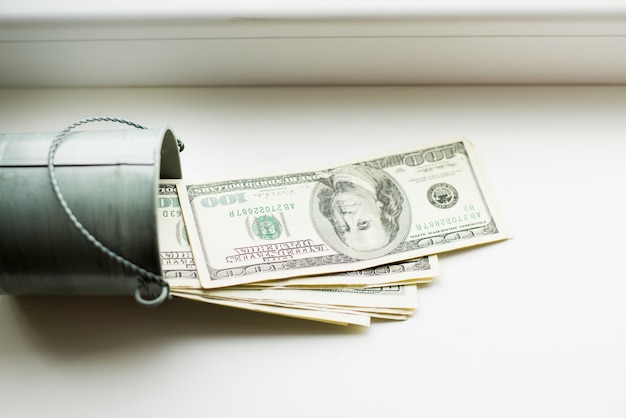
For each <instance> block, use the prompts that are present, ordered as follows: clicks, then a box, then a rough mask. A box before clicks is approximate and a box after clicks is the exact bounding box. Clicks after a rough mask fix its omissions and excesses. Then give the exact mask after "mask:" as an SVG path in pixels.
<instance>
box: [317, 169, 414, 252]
mask: <svg viewBox="0 0 626 418" xmlns="http://www.w3.org/2000/svg"><path fill="white" fill-rule="evenodd" d="M379 171H380V172H381V174H383V175H384V176H385V177H386V178H388V179H389V180H390V181H391V182H392V183H393V184H394V185H395V186H396V188H397V189H398V191H399V193H400V194H401V195H402V198H403V201H402V209H401V212H400V215H399V217H398V226H399V228H398V233H397V234H396V236H395V237H394V238H393V239H392V240H391V241H390V242H388V243H387V244H386V245H385V246H384V247H381V248H379V249H376V250H371V251H358V250H355V249H353V248H351V247H349V246H348V245H347V244H346V243H344V242H343V241H342V240H341V238H340V237H339V235H337V233H336V232H335V229H334V228H333V225H332V223H331V221H330V220H329V219H327V218H326V217H325V216H324V215H323V214H322V212H321V210H320V208H319V195H320V193H321V192H322V190H324V189H330V188H331V187H330V186H328V185H326V184H323V183H318V184H317V185H316V186H315V188H314V189H313V193H312V194H311V201H310V203H309V204H310V210H311V219H312V220H313V226H314V227H315V230H316V231H317V232H318V234H319V235H320V237H322V239H323V240H324V242H325V243H326V244H327V245H328V246H329V247H331V248H332V249H333V250H335V251H337V252H338V253H341V254H344V255H346V256H348V257H351V258H353V259H356V260H370V259H374V258H378V257H383V256H385V255H387V254H389V253H391V252H393V250H395V249H396V248H397V247H398V245H400V244H401V243H402V242H404V240H405V239H406V236H407V235H408V233H409V230H410V228H411V207H410V204H409V199H408V196H407V195H406V193H405V192H404V190H403V189H402V188H401V187H400V186H399V185H398V183H397V182H396V181H395V180H394V179H393V178H392V177H391V176H390V175H389V174H387V173H386V172H384V171H383V170H379Z"/></svg>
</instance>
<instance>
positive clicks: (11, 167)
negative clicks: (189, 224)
mask: <svg viewBox="0 0 626 418" xmlns="http://www.w3.org/2000/svg"><path fill="white" fill-rule="evenodd" d="M54 140H55V134H54V133H24V134H0V294H8V295H132V294H134V293H135V292H136V289H137V288H138V286H139V283H138V280H139V278H138V277H137V274H136V273H134V272H133V271H131V270H130V269H128V267H125V266H123V265H122V264H120V263H119V262H116V261H115V260H114V259H112V258H110V257H107V256H106V255H105V254H103V253H102V252H101V251H99V250H98V249H97V248H96V247H94V246H93V245H91V243H90V242H88V240H87V239H86V238H85V236H84V235H83V234H81V232H80V231H79V230H78V229H77V228H76V227H75V226H74V225H73V224H72V223H71V222H70V220H69V219H68V216H67V214H66V213H65V212H64V211H63V209H62V207H61V205H60V203H59V201H58V200H57V198H56V196H55V194H54V190H53V187H52V185H51V178H50V175H49V167H48V154H49V149H50V146H51V144H52V142H53V141H54ZM54 167H55V169H54V170H55V173H56V179H57V183H58V186H59V188H60V190H62V191H63V196H64V198H65V201H66V202H67V204H68V206H69V207H70V208H71V210H72V212H73V213H74V215H75V216H76V218H77V219H78V220H80V222H81V223H82V224H83V225H84V227H85V228H86V229H87V230H88V231H89V232H90V233H91V234H92V235H93V236H94V237H96V238H97V239H98V240H99V241H100V242H101V243H102V244H104V245H105V246H106V247H108V248H109V249H111V251H113V252H115V253H117V254H119V255H121V256H123V257H124V258H126V259H127V260H129V261H131V262H132V263H135V264H136V265H138V266H141V267H142V268H144V269H145V270H147V271H148V272H151V273H154V274H157V275H161V263H160V256H159V246H158V231H157V211H156V202H157V191H158V180H159V178H168V179H170V178H171V179H180V178H181V177H182V174H181V166H180V158H179V150H178V144H177V140H176V138H175V137H174V134H173V133H172V131H171V130H170V129H169V128H163V129H161V130H151V129H130V130H111V131H80V132H72V133H69V134H68V135H67V136H66V137H65V138H64V141H63V143H61V144H60V145H59V146H58V149H57V151H56V157H55V160H54Z"/></svg>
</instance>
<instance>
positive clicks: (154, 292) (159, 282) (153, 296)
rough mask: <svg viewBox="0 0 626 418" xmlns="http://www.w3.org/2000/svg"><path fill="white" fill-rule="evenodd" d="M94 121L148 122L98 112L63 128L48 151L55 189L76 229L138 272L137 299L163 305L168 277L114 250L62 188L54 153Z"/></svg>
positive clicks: (132, 124) (118, 260) (168, 293)
mask: <svg viewBox="0 0 626 418" xmlns="http://www.w3.org/2000/svg"><path fill="white" fill-rule="evenodd" d="M91 122H116V123H122V124H126V125H129V126H132V127H134V128H137V129H146V128H145V127H144V126H141V125H138V124H136V123H134V122H131V121H128V120H125V119H120V118H115V117H108V116H98V117H92V118H86V119H81V120H79V121H76V122H74V123H73V124H71V125H69V126H68V127H66V128H65V129H63V130H62V131H61V132H59V133H58V134H57V136H56V137H55V138H54V140H53V141H52V143H51V144H50V149H49V152H48V173H49V174H50V182H51V184H52V189H53V190H54V194H55V196H56V198H57V200H58V201H59V203H60V204H61V207H62V208H63V210H64V211H65V214H66V215H67V217H68V218H69V220H70V221H71V222H72V224H73V225H74V226H75V227H76V229H78V231H79V232H80V233H81V234H82V235H83V236H84V237H85V238H87V240H88V241H89V242H91V244H93V246H94V247H96V248H97V249H98V250H100V252H102V253H103V254H104V255H106V256H107V257H109V258H111V259H113V260H114V261H116V262H117V263H119V264H121V265H122V266H124V267H125V268H127V269H129V270H130V271H132V272H134V273H136V274H137V276H138V280H139V286H137V289H135V300H136V301H137V302H139V303H140V304H142V305H145V306H157V305H160V304H161V303H162V302H163V301H164V300H165V299H168V298H169V297H170V287H169V284H168V283H167V281H166V280H165V279H164V278H163V277H162V276H160V275H158V274H154V273H152V272H150V271H148V270H146V269H144V268H143V267H140V266H138V265H137V264H135V263H133V262H132V261H130V260H128V259H126V258H124V257H122V256H121V255H119V254H117V253H115V252H114V251H112V250H110V249H109V248H107V247H106V246H105V245H104V244H102V243H101V242H100V241H99V240H98V239H97V238H96V237H94V236H93V235H92V234H91V233H90V232H89V231H87V229H86V228H85V227H84V226H83V224H82V223H81V222H80V221H79V220H78V219H77V218H76V216H75V215H74V213H73V212H72V210H71V209H70V207H69V206H68V204H67V201H66V200H65V198H64V197H63V194H62V193H61V189H60V188H59V184H58V181H57V176H56V172H55V165H54V157H55V155H56V151H57V149H58V147H59V145H60V144H61V142H62V141H63V139H64V138H65V137H66V136H67V134H68V133H69V132H70V131H71V130H72V129H74V128H76V127H78V126H81V125H84V124H87V123H91ZM177 141H178V149H179V151H182V149H183V148H184V144H183V143H182V142H181V141H180V140H177ZM146 293H147V294H148V295H149V298H146V297H145V296H144V294H146Z"/></svg>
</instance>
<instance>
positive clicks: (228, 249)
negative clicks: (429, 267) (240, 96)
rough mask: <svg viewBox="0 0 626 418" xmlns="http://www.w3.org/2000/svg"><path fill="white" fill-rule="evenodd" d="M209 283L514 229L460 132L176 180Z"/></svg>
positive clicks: (383, 260) (351, 262)
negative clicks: (305, 163)
mask: <svg viewBox="0 0 626 418" xmlns="http://www.w3.org/2000/svg"><path fill="white" fill-rule="evenodd" d="M178 193H179V198H180V205H181V208H182V211H183V215H184V218H185V223H186V225H187V228H188V233H189V238H190V243H191V248H192V251H193V254H194V258H195V261H196V267H197V270H198V274H199V278H200V280H201V282H202V287H204V288H215V287H224V286H232V285H236V284H243V283H253V282H256V281H261V280H268V279H279V278H287V277H295V276H307V275H317V274H327V273H334V272H341V271H350V270H359V269H365V268H369V267H373V266H377V265H382V264H388V263H393V262H397V261H402V260H407V259H411V258H417V257H421V256H425V255H430V254H436V253H440V252H444V251H450V250H454V249H458V248H463V247H468V246H473V245H477V244H484V243H488V242H493V241H498V240H502V239H505V238H507V237H508V236H507V233H506V231H505V230H504V225H503V221H502V219H501V217H500V215H499V214H498V213H497V211H496V207H495V205H494V202H493V201H492V199H491V197H490V196H489V193H488V190H487V188H486V186H485V180H484V178H483V175H482V173H481V170H480V167H479V166H478V162H477V159H476V155H475V151H474V149H473V146H472V145H471V143H470V142H468V141H467V140H465V139H463V138H460V139H455V140H452V141H448V142H445V143H436V144H432V145H428V146H424V147H422V148H419V149H415V150H409V151H405V152H401V153H397V154H392V155H385V156H379V157H376V158H373V159H369V160H367V161H360V162H355V163H347V164H343V165H339V166H335V167H331V168H325V169H317V170H309V171H304V172H299V173H290V174H283V175H275V176H266V177H258V178H245V179H238V180H227V181H219V182H209V181H207V182H203V181H191V182H189V181H182V182H180V183H178Z"/></svg>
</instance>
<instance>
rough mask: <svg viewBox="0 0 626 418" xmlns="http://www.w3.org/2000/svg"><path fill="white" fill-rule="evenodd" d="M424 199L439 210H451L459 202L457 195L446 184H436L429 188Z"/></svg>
mask: <svg viewBox="0 0 626 418" xmlns="http://www.w3.org/2000/svg"><path fill="white" fill-rule="evenodd" d="M426 197H427V198H428V201H429V202H430V204H431V205H433V206H434V207H436V208H440V209H447V208H451V207H452V206H454V205H456V203H457V202H458V201H459V193H458V192H457V191H456V189H455V188H454V187H453V186H452V185H450V184H448V183H437V184H433V185H432V186H430V188H429V189H428V192H426Z"/></svg>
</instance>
